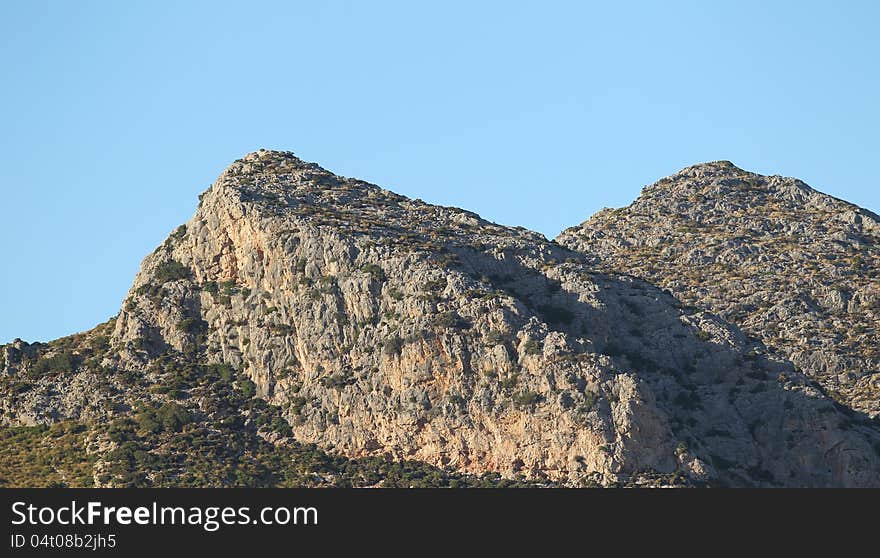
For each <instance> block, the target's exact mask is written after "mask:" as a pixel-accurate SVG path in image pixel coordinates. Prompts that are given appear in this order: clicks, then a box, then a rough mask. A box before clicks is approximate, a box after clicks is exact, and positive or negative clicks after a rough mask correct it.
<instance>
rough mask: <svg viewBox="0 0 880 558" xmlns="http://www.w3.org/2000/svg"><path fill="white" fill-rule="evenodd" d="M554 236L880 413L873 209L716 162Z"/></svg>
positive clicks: (878, 271)
mask: <svg viewBox="0 0 880 558" xmlns="http://www.w3.org/2000/svg"><path fill="white" fill-rule="evenodd" d="M557 240H558V241H559V242H560V243H561V244H563V245H565V246H567V247H569V248H571V249H575V250H578V251H580V252H581V253H584V254H587V255H589V256H590V257H591V261H593V262H594V263H595V264H596V265H598V266H599V268H600V269H605V270H615V271H619V272H624V271H626V272H628V273H632V274H634V275H636V276H638V277H641V278H644V279H645V280H648V281H650V282H652V283H654V284H657V285H659V286H661V287H663V288H667V289H669V290H670V291H671V292H673V293H674V294H675V295H676V296H677V297H679V298H681V299H682V300H683V301H685V302H687V303H688V304H695V305H699V306H701V307H703V308H706V309H708V310H711V311H713V312H716V313H718V314H719V315H721V316H722V317H723V318H725V319H727V320H729V321H731V322H733V323H736V324H739V325H741V326H742V327H743V328H744V329H745V330H746V331H747V332H749V333H751V334H753V335H755V336H757V337H759V338H761V339H762V340H763V341H764V342H765V343H767V345H768V346H769V347H771V348H772V349H774V350H778V351H779V352H780V354H783V355H785V356H786V357H787V358H789V359H791V360H792V361H793V362H794V363H796V364H797V365H798V366H799V367H801V368H803V369H804V370H806V371H808V372H809V373H810V374H811V375H812V376H813V377H814V378H817V379H818V380H819V381H820V382H821V383H822V385H823V386H824V387H825V388H826V389H827V390H828V391H829V392H830V393H832V394H834V397H835V399H837V400H838V401H839V402H841V403H842V404H846V405H848V406H851V407H853V408H855V409H858V410H860V411H863V412H866V413H867V414H869V415H870V416H878V415H880V352H878V349H877V347H880V344H878V343H877V340H878V333H880V218H878V217H877V215H875V214H874V213H872V212H871V211H868V210H866V209H863V208H859V207H857V206H855V205H853V204H850V203H848V202H845V201H842V200H839V199H837V198H834V197H832V196H830V195H827V194H824V193H821V192H818V191H816V190H814V189H813V188H811V187H810V186H808V185H807V184H805V183H804V182H802V181H800V180H798V179H794V178H786V177H781V176H762V175H759V174H755V173H751V172H747V171H743V170H741V169H738V168H736V167H733V166H732V165H729V164H727V163H722V164H718V163H709V164H704V165H697V166H694V167H688V168H687V169H684V170H682V171H681V172H679V173H677V174H674V175H672V176H670V177H667V178H664V179H662V180H660V181H659V182H657V183H656V184H654V185H652V186H649V187H647V188H645V190H644V191H643V192H642V195H641V196H639V198H638V199H637V200H635V201H634V202H633V203H632V204H631V205H629V206H627V207H625V208H621V209H615V210H607V211H603V212H600V213H598V214H596V215H595V216H593V217H592V218H591V219H589V220H588V221H586V222H584V223H582V224H581V225H580V226H578V227H573V228H571V229H568V230H566V231H564V232H563V233H562V234H561V235H560V237H559V238H558V239H557Z"/></svg>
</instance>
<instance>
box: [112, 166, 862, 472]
mask: <svg viewBox="0 0 880 558" xmlns="http://www.w3.org/2000/svg"><path fill="white" fill-rule="evenodd" d="M111 346H112V347H113V349H114V352H113V353H112V354H111V355H110V356H108V357H107V363H106V364H108V365H112V366H113V367H116V368H120V369H125V370H146V371H149V370H150V363H151V362H154V361H155V360H156V359H160V358H162V355H168V354H195V355H198V356H199V358H201V359H203V360H205V361H207V362H218V363H219V362H224V363H229V364H230V365H232V366H233V367H235V368H237V369H239V370H241V371H242V372H243V373H245V374H246V375H247V376H248V377H249V378H250V379H252V380H253V382H254V383H255V384H256V389H257V392H258V394H259V395H260V396H261V397H264V398H265V399H267V400H268V401H270V402H272V403H274V404H277V405H279V406H280V407H281V408H282V409H284V417H285V419H286V420H287V421H288V422H289V423H290V425H291V427H292V428H293V433H294V436H295V437H296V438H297V439H298V440H301V441H307V442H314V443H316V444H318V445H319V446H320V447H322V448H324V449H326V450H329V451H334V452H338V453H341V454H344V455H348V456H364V455H381V454H390V455H391V456H393V457H394V458H397V459H401V458H407V459H418V460H421V461H425V462H428V463H431V464H436V465H441V466H449V467H453V468H455V469H457V470H463V471H469V472H485V471H498V472H501V473H503V474H505V475H509V476H512V475H514V474H524V475H526V476H529V477H532V478H540V477H544V478H548V479H551V480H554V481H559V482H562V483H571V484H577V483H584V482H588V481H599V482H602V483H605V484H608V483H613V482H618V481H620V480H625V479H632V478H635V477H639V476H640V475H658V474H659V475H670V476H671V475H680V476H682V477H686V478H689V479H691V480H693V481H706V482H716V483H722V484H735V485H741V484H761V483H766V484H783V485H839V486H842V485H846V486H849V485H873V484H877V483H878V477H877V475H878V464H877V455H876V453H875V451H874V449H873V447H872V444H873V443H875V442H876V433H875V431H873V430H872V429H871V427H870V426H869V425H867V424H863V423H860V422H858V421H854V420H853V419H852V418H851V417H847V416H846V415H844V414H842V413H841V412H839V411H838V410H837V409H835V408H834V407H833V405H832V404H831V402H830V401H828V400H827V399H826V398H824V397H823V396H822V395H821V394H820V393H819V392H818V391H817V390H816V389H815V388H814V387H812V386H811V385H810V383H809V382H808V381H807V380H806V378H804V377H803V376H802V375H800V374H799V373H798V372H796V371H795V370H794V368H793V367H791V366H790V365H789V364H788V363H786V362H784V361H782V360H780V359H772V358H768V356H767V355H766V354H765V351H764V349H763V347H762V346H760V345H759V344H756V343H754V342H752V341H749V340H748V339H747V338H746V337H745V336H744V335H743V334H742V333H741V332H739V331H738V330H737V329H736V328H734V327H731V326H729V325H728V324H726V323H724V322H722V321H720V320H718V319H717V318H715V317H713V316H712V315H710V314H708V313H705V312H701V311H691V310H687V309H685V308H682V307H681V305H680V304H678V302H677V301H676V300H675V299H674V298H673V297H671V296H669V295H668V294H665V293H663V292H661V291H659V290H658V289H656V288H654V287H652V286H651V285H649V284H647V283H644V282H642V281H639V280H635V279H633V278H631V277H628V276H621V275H617V274H603V273H596V272H595V270H594V269H592V268H590V267H588V266H586V265H585V264H584V263H583V261H582V257H581V256H580V255H579V254H578V253H576V252H572V251H569V250H567V249H564V248H562V247H560V246H558V245H555V244H553V243H550V242H547V241H546V240H545V239H544V238H543V237H542V236H540V235H538V234H536V233H532V232H529V231H526V230H524V229H513V228H508V227H501V226H498V225H495V224H492V223H489V222H486V221H484V220H482V219H480V218H479V217H478V216H476V215H474V214H472V213H469V212H466V211H462V210H459V209H454V208H444V207H437V206H432V205H428V204H425V203H422V202H420V201H413V200H409V199H406V198H404V197H401V196H398V195H395V194H393V193H390V192H387V191H385V190H382V189H380V188H378V187H376V186H373V185H370V184H367V183H364V182H361V181H357V180H351V179H344V178H341V177H338V176H335V175H333V174H331V173H329V172H327V171H325V170H323V169H321V168H320V167H318V166H316V165H313V164H308V163H304V162H302V161H300V160H299V159H297V158H295V157H293V156H292V155H290V154H288V153H280V152H270V151H261V152H258V153H254V154H251V155H248V156H247V157H245V158H243V159H242V160H239V161H237V162H236V163H234V164H233V165H231V166H230V167H229V168H228V169H227V170H226V171H225V172H224V173H223V174H222V175H221V177H220V178H219V179H218V181H217V182H216V183H215V184H214V185H213V186H212V187H211V189H210V190H209V191H208V192H206V193H205V194H204V195H203V197H202V199H201V204H200V206H199V209H198V210H197V212H196V214H195V216H194V217H193V218H192V220H191V221H190V222H188V223H187V224H186V225H185V227H181V228H180V229H178V231H176V232H175V233H174V234H173V235H172V236H171V237H169V239H168V240H167V241H166V242H165V244H164V245H163V246H161V247H160V248H158V249H157V251H156V252H155V253H153V254H152V255H150V256H148V257H147V258H146V259H145V260H144V262H143V265H142V269H141V271H140V272H139V273H138V275H137V277H136V279H135V282H134V285H133V287H132V290H131V292H130V296H129V297H128V299H127V301H126V304H125V306H124V308H123V310H122V311H121V312H120V315H119V317H118V319H117V320H116V322H115V330H114V332H113V335H112V337H111ZM148 373H149V372H148Z"/></svg>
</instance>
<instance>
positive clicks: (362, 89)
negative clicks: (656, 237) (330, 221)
mask: <svg viewBox="0 0 880 558" xmlns="http://www.w3.org/2000/svg"><path fill="white" fill-rule="evenodd" d="M297 4H298V3H295V2H285V3H277V4H276V3H273V2H260V3H256V2H239V3H223V2H204V3H196V2H156V1H152V2H129V1H126V2H116V1H114V2H82V1H76V2H74V1H56V2H39V1H19V2H11V1H9V0H2V1H0V63H2V66H0V71H2V87H0V127H2V134H0V142H2V145H0V200H2V202H0V211H2V214H0V215H2V217H0V234H2V237H3V239H4V246H3V250H2V256H0V342H6V341H9V340H11V339H13V338H14V337H22V338H24V339H27V340H49V339H52V338H56V337H59V336H62V335H66V334H70V333H73V332H76V331H81V330H84V329H88V328H90V327H92V326H93V325H94V324H96V323H98V322H100V321H103V320H105V319H107V318H108V317H110V316H112V315H114V314H115V313H116V312H117V310H118V308H119V306H120V304H121V301H122V299H123V298H124V296H125V293H126V291H127V289H128V287H129V285H130V283H131V279H132V277H133V276H134V274H135V272H136V271H137V268H138V265H139V263H140V260H141V259H142V258H143V256H144V255H146V254H147V253H149V252H150V251H151V250H152V249H153V248H154V247H155V246H156V245H158V244H159V243H161V242H162V240H163V239H164V238H165V236H166V235H167V234H168V233H169V232H170V231H171V230H172V229H173V228H174V227H176V226H177V225H179V224H180V223H183V222H185V221H186V220H188V219H189V217H190V216H191V215H192V213H193V211H194V210H195V207H196V205H197V199H196V196H197V195H198V194H199V193H200V192H201V191H203V190H204V189H205V188H207V187H208V186H209V185H210V183H211V182H212V181H213V180H214V178H215V177H216V176H217V174H218V173H219V172H220V171H221V170H222V169H223V168H224V167H225V166H226V165H227V164H228V163H230V162H231V161H233V160H234V159H236V158H238V157H240V156H241V155H243V154H245V153H247V152H249V151H253V150H256V149H258V148H261V147H265V148H274V149H289V150H292V151H294V152H296V153H297V154H298V155H299V156H301V157H302V158H304V159H306V160H311V161H315V162H318V163H320V164H321V165H322V166H324V167H326V168H328V169H330V170H333V171H335V172H337V173H339V174H342V175H345V176H356V177H359V178H364V179H366V180H369V181H371V182H375V183H377V184H380V185H382V186H385V187H387V188H390V189H392V190H395V191H397V192H399V193H402V194H405V195H409V196H412V197H420V198H422V199H424V200H426V201H430V202H434V203H441V204H447V205H455V206H460V207H464V208H467V209H470V210H473V211H476V212H478V213H480V214H481V215H483V216H484V217H486V218H488V219H491V220H494V221H497V222H500V223H505V224H511V225H523V226H526V227H529V228H532V229H535V230H538V231H540V232H543V233H544V234H545V235H547V236H548V237H553V236H555V235H556V234H557V233H558V232H559V231H560V230H561V229H563V228H565V227H567V226H570V225H574V224H577V223H579V222H581V221H583V220H584V219H586V218H587V217H588V216H589V215H590V214H592V213H593V212H595V211H596V210H598V209H599V208H601V207H603V206H621V205H625V204H627V203H629V202H630V201H631V200H632V199H633V198H634V197H636V196H637V195H638V193H639V191H640V189H641V187H642V186H644V185H645V184H649V183H651V182H654V181H655V180H656V179H658V178H660V177H662V176H666V175H668V174H671V173H673V172H675V171H676V170H678V169H679V168H681V167H684V166H687V165H690V164H693V163H697V162H701V161H706V160H716V159H729V160H732V161H733V162H734V163H736V164H737V165H739V166H741V167H743V168H746V169H749V170H754V171H758V172H762V173H767V174H774V173H777V174H785V175H791V176H798V177H800V178H803V179H804V180H806V181H807V182H808V183H810V184H811V185H813V186H814V187H816V188H818V189H820V190H823V191H826V192H829V193H832V194H834V195H836V196H839V197H843V198H845V199H848V200H850V201H852V202H855V203H858V204H860V205H862V206H866V207H868V208H871V209H873V210H875V211H877V210H880V193H878V183H877V173H878V154H880V133H878V130H880V92H878V87H880V77H878V73H880V70H878V68H880V63H878V60H880V33H878V32H877V23H878V21H880V8H878V7H877V6H878V3H876V2H772V1H760V2H745V1H737V2H706V1H701V2H673V1H663V2H660V1H658V2H595V3H590V2H552V1H542V2H533V3H516V2H479V3H478V2H472V1H469V2H449V1H444V2H437V3H434V5H433V6H431V7H426V6H424V5H422V4H426V3H422V2H397V3H387V2H324V1H321V2H302V3H299V5H297Z"/></svg>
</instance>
